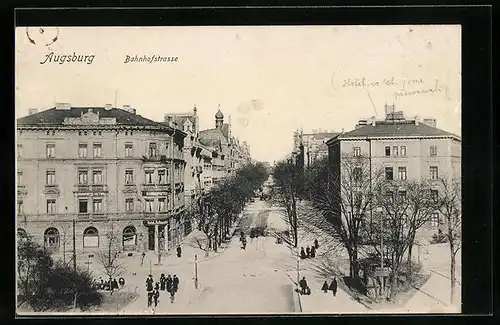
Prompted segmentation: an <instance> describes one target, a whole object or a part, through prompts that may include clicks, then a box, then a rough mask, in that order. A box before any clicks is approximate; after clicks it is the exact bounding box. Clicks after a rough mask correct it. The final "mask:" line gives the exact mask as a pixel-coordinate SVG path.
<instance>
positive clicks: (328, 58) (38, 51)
mask: <svg viewBox="0 0 500 325" xmlns="http://www.w3.org/2000/svg"><path fill="white" fill-rule="evenodd" d="M55 35H57V40H56V41H55V42H53V43H52V44H50V45H48V46H46V44H48V43H51V42H52V40H53V39H54V37H55ZM30 39H31V40H32V41H33V42H34V43H35V44H33V43H32V42H30ZM50 53H53V56H52V59H53V60H52V62H50V60H48V59H47V55H49V54H50ZM73 54H75V55H77V56H78V55H84V56H85V55H88V56H90V55H94V58H93V60H92V62H91V63H90V64H88V62H89V61H87V63H86V62H65V63H63V64H59V63H58V62H54V59H55V57H56V56H58V55H69V56H72V55H73ZM127 55H129V56H131V57H134V56H135V55H137V56H138V57H143V56H144V55H146V56H151V55H157V56H161V57H178V60H177V62H152V63H147V62H129V63H125V59H126V56H127ZM15 59H16V71H15V72H16V76H15V78H16V116H17V117H22V116H25V115H27V114H28V110H29V109H30V108H37V109H38V110H39V111H42V110H45V109H49V108H51V107H54V104H55V102H65V103H70V104H71V105H72V106H75V107H82V106H83V107H85V106H104V105H105V104H115V103H116V105H117V106H118V107H122V106H123V105H130V106H131V107H133V108H135V109H136V110H137V114H140V115H142V116H144V117H146V118H149V119H152V120H157V121H162V120H163V117H164V115H165V114H166V113H183V112H189V111H192V108H193V106H194V105H196V107H197V110H198V115H199V116H200V124H201V125H200V128H201V129H208V128H213V127H214V126H215V120H214V115H215V113H216V112H217V110H218V108H219V106H220V109H221V111H222V112H223V113H224V115H225V122H226V123H227V122H228V121H229V118H230V120H231V125H232V134H233V135H234V136H236V137H238V138H239V139H240V141H247V143H248V144H249V146H250V151H251V155H252V158H254V159H256V160H258V161H269V162H273V161H276V160H279V159H282V158H284V157H285V156H286V155H287V154H289V153H290V152H291V150H292V149H293V132H294V131H295V130H297V129H302V130H303V132H304V133H309V132H311V131H312V130H319V129H321V130H328V131H330V132H341V131H342V130H344V131H345V132H347V131H350V130H352V129H353V128H354V125H355V124H356V122H357V121H358V120H359V119H362V118H370V117H372V116H376V117H377V118H380V119H382V118H384V105H385V104H386V103H387V104H393V103H394V104H395V105H396V110H402V111H403V112H404V114H405V116H406V117H407V118H408V119H411V118H414V117H415V116H416V115H418V116H420V117H422V118H427V117H432V118H436V120H437V127H438V128H441V129H443V130H446V131H448V132H452V133H455V134H457V135H461V29H460V26H459V25H446V26H445V25H415V26H409V25H401V26H283V27H281V26H272V27H271V26H248V27H247V26H245V27H233V26H231V27H229V26H226V27H99V28H97V27H64V28H55V27H45V28H43V32H41V31H40V29H38V28H29V29H26V28H17V29H16V57H15ZM46 59H47V60H46ZM44 61H46V62H45V63H43V64H41V62H44ZM363 78H364V82H363V81H362V80H363ZM384 80H385V82H384ZM391 80H394V83H393V84H392V83H391V82H390V81H391ZM429 89H430V90H431V91H429Z"/></svg>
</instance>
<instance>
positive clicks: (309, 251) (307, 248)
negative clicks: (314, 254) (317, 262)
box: [306, 246, 311, 258]
mask: <svg viewBox="0 0 500 325" xmlns="http://www.w3.org/2000/svg"><path fill="white" fill-rule="evenodd" d="M306 257H307V258H309V257H311V249H310V248H309V246H307V247H306Z"/></svg>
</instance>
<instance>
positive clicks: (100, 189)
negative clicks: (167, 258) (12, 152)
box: [16, 104, 189, 260]
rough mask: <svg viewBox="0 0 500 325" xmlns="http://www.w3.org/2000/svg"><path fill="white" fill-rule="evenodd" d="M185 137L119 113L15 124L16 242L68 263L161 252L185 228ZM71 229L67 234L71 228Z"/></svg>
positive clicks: (87, 111) (61, 109) (42, 115)
mask: <svg viewBox="0 0 500 325" xmlns="http://www.w3.org/2000/svg"><path fill="white" fill-rule="evenodd" d="M185 136H186V133H185V132H183V131H182V130H178V129H175V128H172V127H170V126H168V125H165V124H162V123H158V122H154V121H152V120H149V119H147V118H144V117H142V116H140V115H138V114H136V110H135V109H133V108H130V107H128V106H124V108H123V109H121V108H115V107H111V105H106V106H105V107H91V108H89V107H71V105H69V104H57V105H56V107H54V108H51V109H48V110H45V111H42V112H39V113H38V112H36V110H30V115H28V116H25V117H22V118H19V119H18V120H17V209H16V210H17V213H16V225H17V233H18V236H20V237H23V236H26V235H29V236H31V237H32V238H33V239H34V240H35V241H37V242H39V243H40V244H42V245H43V246H44V247H45V248H46V249H49V250H51V251H52V252H53V253H54V254H55V255H59V256H61V257H63V258H65V259H66V260H69V259H70V257H71V254H72V248H73V243H72V241H73V229H74V232H75V241H76V251H77V256H78V258H81V256H84V257H85V259H86V258H87V257H86V253H90V252H97V251H100V250H103V249H106V248H107V246H106V245H108V243H109V240H108V238H109V237H110V235H112V236H113V237H114V238H116V239H117V240H116V242H117V243H118V244H119V246H120V248H121V249H122V250H123V251H129V252H130V251H132V252H133V251H138V252H142V251H158V250H168V249H171V248H173V247H175V246H176V245H177V243H179V242H180V240H181V239H182V238H183V236H184V235H185V234H186V233H187V232H188V231H189V229H186V228H185V226H184V168H185V161H184V157H183V145H184V138H185ZM73 225H74V226H73Z"/></svg>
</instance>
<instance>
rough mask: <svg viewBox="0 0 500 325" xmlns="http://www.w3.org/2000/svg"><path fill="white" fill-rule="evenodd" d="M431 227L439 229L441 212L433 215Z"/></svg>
mask: <svg viewBox="0 0 500 325" xmlns="http://www.w3.org/2000/svg"><path fill="white" fill-rule="evenodd" d="M430 224H431V227H439V212H434V213H433V214H432V215H431V221H430Z"/></svg>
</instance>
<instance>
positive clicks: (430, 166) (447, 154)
mask: <svg viewBox="0 0 500 325" xmlns="http://www.w3.org/2000/svg"><path fill="white" fill-rule="evenodd" d="M386 113H387V114H386V119H385V120H376V119H375V118H371V119H362V120H359V122H358V124H357V125H356V126H355V128H354V130H352V131H350V132H346V133H341V134H339V135H337V136H336V137H334V138H332V139H330V140H328V141H327V142H326V144H327V146H328V149H329V163H330V164H331V165H332V167H333V168H335V169H336V170H337V171H338V172H337V173H335V174H336V175H339V173H340V172H341V166H342V159H343V157H345V155H351V156H360V157H361V156H363V157H367V159H369V164H370V172H371V171H372V170H373V171H375V170H381V171H383V172H384V177H385V179H387V180H392V179H395V180H396V179H397V180H412V179H413V180H421V179H429V180H431V182H432V181H434V180H438V179H439V178H443V177H447V178H449V180H450V181H460V179H461V138H460V137H459V136H457V135H454V134H452V133H449V132H446V131H443V130H441V129H438V128H437V127H436V120H435V119H424V120H422V119H420V118H419V117H415V118H414V119H412V120H407V119H405V117H404V115H403V113H402V112H401V111H399V112H396V111H395V110H394V106H388V105H386ZM334 183H336V182H334ZM433 218H434V219H433V221H432V222H430V223H429V225H428V226H430V227H431V228H432V227H434V230H436V229H437V227H438V225H439V224H441V223H442V220H440V218H441V216H440V215H439V213H438V212H437V211H436V212H435V214H434V217H433ZM440 221H441V222H440Z"/></svg>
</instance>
